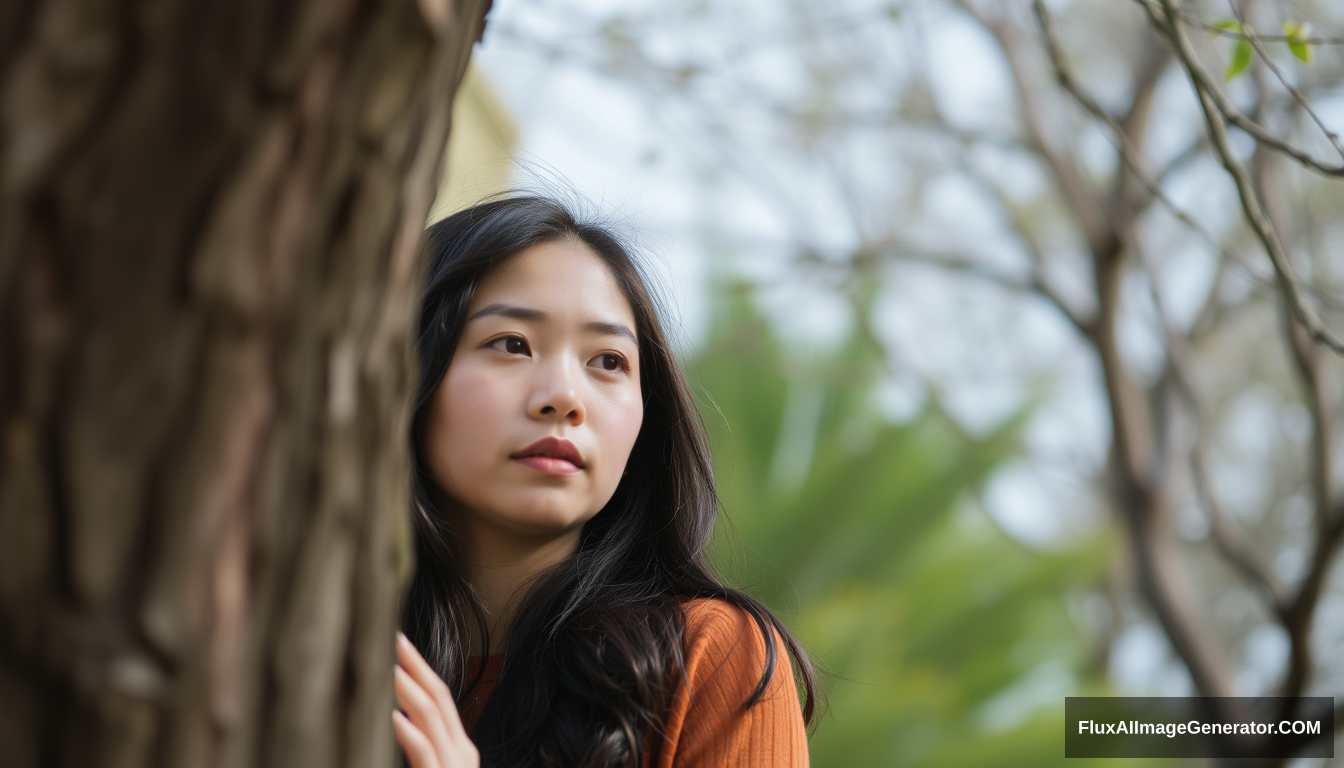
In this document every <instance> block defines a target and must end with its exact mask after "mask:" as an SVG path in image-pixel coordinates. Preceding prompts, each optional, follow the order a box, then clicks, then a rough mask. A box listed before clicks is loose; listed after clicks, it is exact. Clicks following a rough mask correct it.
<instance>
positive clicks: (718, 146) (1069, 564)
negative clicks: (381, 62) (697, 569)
mask: <svg viewBox="0 0 1344 768" xmlns="http://www.w3.org/2000/svg"><path fill="white" fill-rule="evenodd" d="M1162 13H1163V9H1162V8H1161V7H1159V6H1158V5H1157V4H1156V3H1154V4H1150V5H1146V4H1145V3H1144V2H1136V1H1134V0H1087V1H1084V0H1071V1H1069V0H1058V1H1053V2H1047V3H1043V4H1040V5H1039V6H1038V7H1034V6H1033V3H1032V2H1030V1H1029V0H1004V1H1002V2H999V1H995V2H974V1H973V0H886V1H883V2H873V1H870V0H833V1H832V2H827V3H815V2H811V3H809V2H803V0H772V1H770V2H766V1H765V0H658V1H657V2H653V1H652V0H627V1H626V2H609V1H607V0H497V2H496V7H495V8H494V10H493V11H492V15H491V17H490V20H489V26H488V29H487V31H486V34H485V39H484V43H483V44H482V45H481V46H480V47H479V48H478V49H477V55H476V56H475V58H474V62H473V69H472V71H471V72H470V74H469V75H468V78H467V80H466V82H465V84H464V86H463V88H462V90H461V91H460V92H459V96H458V100H457V104H456V109H455V123H454V128H453V134H452V142H451V144H450V150H449V159H448V167H447V171H446V175H445V178H444V180H443V186H442V190H441V192H440V195H439V200H438V202H437V203H436V206H435V209H436V212H435V214H434V215H435V217H437V216H441V215H445V214H446V213H448V212H450V211H452V210H455V209H457V208H460V207H463V206H465V205H468V204H470V203H471V202H473V201H475V200H477V199H479V198H481V197H483V196H485V195H488V194H491V193H494V192H497V191H499V190H501V189H504V188H507V187H510V186H522V187H531V188H540V189H544V190H548V191H551V192H553V193H559V194H561V195H562V196H567V195H571V194H573V195H574V196H576V197H578V198H580V199H582V200H584V201H586V203H585V204H586V205H587V206H589V207H590V208H591V209H592V210H593V211H595V212H597V213H599V214H600V215H602V216H604V217H606V218H608V219H609V220H611V221H613V222H614V223H615V224H616V226H617V228H618V229H622V230H624V231H628V232H630V233H632V236H633V237H634V238H635V240H636V242H637V245H638V247H639V248H640V250H641V251H642V252H643V253H644V254H645V256H646V257H647V259H648V266H649V269H650V271H651V272H652V273H653V275H654V276H655V281H656V282H657V283H658V284H659V285H660V286H661V287H662V288H663V294H664V297H663V298H664V302H665V309H666V313H667V317H668V319H669V321H670V324H671V326H672V327H671V332H672V335H673V337H674V338H676V339H677V341H678V343H679V345H680V349H681V352H682V354H683V357H684V360H685V362H686V365H687V367H688V370H689V371H690V374H691V376H692V378H693V380H694V381H695V382H696V385H697V387H698V388H699V390H700V396H701V402H702V412H703V414H704V416H705V419H706V421H707V423H708V425H709V428H710V431H711V434H712V437H713V440H714V448H715V460H716V464H717V467H718V473H719V474H718V477H719V484H720V493H721V496H722V499H723V512H724V516H723V520H722V525H721V526H720V536H719V541H718V543H717V546H716V556H717V557H718V560H719V562H720V563H721V564H722V567H723V568H724V570H725V573H727V574H729V575H730V577H731V578H732V580H733V581H734V582H735V583H736V584H738V585H742V586H744V587H746V588H747V589H749V590H751V591H752V592H753V593H754V594H757V595H758V596H760V597H761V598H762V599H764V600H765V601H766V602H767V603H768V604H769V605H771V606H772V607H773V608H774V609H775V610H777V611H778V612H779V614H780V615H781V617H782V618H783V619H784V620H785V621H786V622H787V623H788V624H789V625H790V626H791V627H792V628H793V629H794V630H795V631H796V632H797V633H798V634H799V636H800V637H801V638H802V639H803V640H804V642H805V643H806V644H807V646H808V647H809V648H810V650H811V652H812V653H813V654H814V657H815V658H816V660H817V661H818V662H819V664H820V665H821V667H822V668H823V669H824V670H825V683H826V689H827V694H828V696H829V708H828V709H827V712H826V714H825V716H824V717H823V718H822V720H821V722H820V724H819V725H818V726H817V729H816V733H815V735H814V737H813V739H812V759H813V764H814V765H816V766H820V767H825V766H914V765H1050V764H1062V763H1063V761H1064V758H1063V734H1062V732H1061V729H1060V724H1061V720H1062V718H1063V704H1064V698H1065V697H1066V696H1070V695H1166V696H1179V695H1198V694H1205V695H1244V696H1251V695H1271V694H1275V693H1296V694H1304V695H1329V696H1337V695H1339V694H1340V693H1341V687H1342V684H1344V569H1342V568H1341V567H1339V565H1338V561H1339V560H1340V559H1344V558H1341V557H1340V547H1339V546H1338V542H1339V538H1340V531H1339V529H1340V528H1344V506H1342V502H1341V496H1340V492H1339V489H1338V478H1339V477H1340V476H1341V475H1342V474H1344V458H1340V457H1344V451H1341V448H1344V445H1341V444H1340V435H1341V431H1340V426H1341V425H1340V424H1339V423H1338V422H1339V418H1338V413H1339V411H1340V408H1339V406H1340V398H1341V395H1344V392H1341V388H1340V381H1341V379H1340V374H1341V372H1342V370H1341V365H1340V358H1339V355H1338V354H1336V353H1335V352H1332V351H1331V350H1330V349H1329V348H1328V344H1322V343H1320V342H1319V341H1314V340H1313V339H1312V338H1310V336H1311V334H1310V327H1309V326H1308V325H1307V324H1306V323H1305V322H1304V321H1302V320H1301V319H1299V318H1298V316H1297V315H1295V314H1294V311H1293V305H1292V304H1290V303H1288V302H1287V301H1286V300H1285V299H1284V295H1285V294H1284V292H1283V288H1284V283H1283V282H1282V281H1280V282H1278V283H1276V272H1275V270H1274V269H1273V267H1272V264H1271V260H1270V258H1269V257H1268V256H1267V255H1266V254H1267V250H1266V241H1265V240H1264V239H1263V233H1261V232H1257V231H1256V230H1255V229H1254V228H1253V227H1251V226H1248V223H1247V217H1246V216H1245V214H1244V210H1243V206H1244V204H1245V203H1244V201H1245V200H1247V199H1250V200H1251V201H1253V202H1254V201H1257V200H1258V201H1259V203H1260V204H1261V205H1262V207H1263V208H1264V212H1265V215H1266V216H1267V218H1268V220H1269V221H1270V222H1271V224H1272V227H1273V232H1272V234H1273V235H1274V236H1275V237H1277V238H1278V241H1277V242H1279V243H1280V244H1281V248H1282V250H1283V252H1284V259H1285V260H1284V262H1283V263H1285V264H1289V265H1290V266H1291V267H1292V270H1293V274H1295V275H1296V277H1297V279H1298V280H1299V281H1300V287H1301V289H1302V293H1303V295H1304V297H1305V298H1304V299H1303V302H1305V306H1307V307H1308V308H1309V309H1310V310H1311V311H1312V312H1314V313H1316V314H1318V315H1319V317H1320V319H1321V322H1322V323H1323V326H1324V327H1325V328H1327V329H1329V328H1336V329H1340V330H1341V331H1344V316H1341V313H1340V311H1339V309H1340V306H1341V305H1340V300H1341V298H1344V286H1341V285H1339V282H1340V279H1341V270H1342V269H1344V231H1342V230H1341V227H1344V217H1341V213H1344V196H1342V195H1341V190H1344V186H1342V184H1344V182H1341V181H1339V180H1338V176H1339V175H1340V174H1339V173H1338V172H1337V169H1336V171H1335V172H1331V170H1332V169H1331V168H1329V167H1327V166H1329V162H1330V161H1331V160H1332V159H1333V161H1334V162H1335V163H1336V164H1338V163H1339V162H1340V160H1341V158H1344V149H1341V148H1340V147H1339V143H1338V141H1337V140H1336V139H1334V138H1333V137H1332V136H1331V135H1330V133H1331V132H1333V131H1336V130H1339V129H1340V128H1344V91H1341V88H1340V87H1341V84H1342V83H1344V79H1341V78H1342V77H1344V59H1342V58H1341V55H1340V46H1339V45H1338V43H1339V42H1340V41H1339V40H1338V39H1337V37H1336V36H1340V35H1344V6H1341V5H1340V4H1338V3H1332V2H1328V0H1258V1H1256V2H1249V1H1248V2H1235V3H1232V4H1230V5H1229V4H1224V3H1200V2H1193V3H1190V4H1186V5H1183V6H1180V11H1179V18H1178V21H1179V24H1177V23H1174V22H1169V25H1168V26H1167V27H1166V29H1165V31H1164V30H1163V29H1162V28H1160V25H1155V24H1154V23H1153V22H1152V20H1151V19H1150V17H1149V16H1150V14H1154V15H1155V18H1158V19H1159V20H1160V19H1161V15H1162ZM1177 27H1180V35H1183V36H1184V37H1183V38H1182V39H1185V42H1186V44H1188V46H1189V51H1190V52H1192V53H1193V54H1194V58H1193V62H1194V63H1193V64H1192V63H1191V61H1190V60H1188V59H1186V58H1183V57H1182V56H1181V55H1179V53H1174V50H1176V48H1175V47H1174V46H1173V44H1172V42H1173V40H1176V39H1177V38H1176V37H1173V34H1174V33H1173V32H1172V30H1173V29H1176V28H1177ZM1256 29H1258V30H1262V31H1263V34H1262V35H1260V36H1254V32H1253V30H1256ZM1052 41H1053V43H1054V45H1053V47H1052V44H1051V43H1052ZM1201 67H1202V68H1203V70H1202V71H1204V73H1205V74H1206V75H1208V74H1209V73H1211V75H1212V76H1211V79H1210V80H1209V82H1211V83H1213V84H1214V86H1213V87H1211V88H1209V89H1207V90H1208V91H1209V92H1212V93H1213V97H1217V98H1221V99H1223V100H1224V101H1223V102H1222V103H1221V104H1220V105H1219V110H1218V115H1219V116H1218V117H1217V120H1216V121H1224V122H1226V121H1230V122H1232V123H1233V124H1234V125H1235V124H1237V118H1238V117H1240V118H1241V119H1242V120H1244V121H1245V122H1244V123H1243V128H1245V127H1246V126H1247V125H1250V127H1251V130H1253V129H1254V128H1255V127H1256V126H1261V127H1263V130H1264V132H1265V133H1266V134H1269V136H1261V137H1260V139H1261V140H1259V141H1257V140H1256V138H1253V134H1252V133H1251V131H1248V130H1237V129H1235V128H1234V129H1232V130H1231V131H1230V133H1229V134H1228V135H1227V136H1225V137H1224V139H1225V140H1224V141H1222V142H1221V143H1220V140H1219V138H1218V136H1217V135H1216V131H1214V132H1211V131H1210V124H1211V121H1215V119H1214V118H1209V117H1207V116H1206V113H1205V111H1204V110H1203V109H1202V107H1201V102H1200V100H1199V99H1198V98H1197V95H1196V94H1197V92H1196V90H1195V88H1194V87H1193V86H1192V73H1193V75H1194V76H1196V77H1198V75H1199V73H1200V71H1201V69H1200V68H1201ZM1213 97H1210V98H1213ZM1299 97H1300V98H1299ZM1307 106H1310V109H1307ZM1108 120H1110V121H1113V122H1108ZM1276 138H1277V139H1279V140H1280V143H1281V146H1277V147H1276V146H1275V145H1274V144H1273V142H1272V141H1270V140H1269V139H1276ZM1291 151H1296V152H1299V153H1302V154H1305V155H1307V156H1309V157H1310V158H1313V159H1314V160H1313V161H1312V162H1314V163H1315V164H1316V165H1317V166H1320V167H1319V168H1311V167H1306V166H1310V165H1311V164H1312V163H1300V162H1294V161H1293V160H1291V159H1290V158H1289V157H1287V156H1286V154H1287V153H1289V152H1291ZM1228 157H1230V158H1231V162H1230V163H1229V161H1228V160H1227V158H1228ZM1230 166H1235V167H1236V168H1240V169H1241V170H1242V171H1244V174H1245V179H1246V185H1247V186H1245V187H1244V188H1242V189H1239V188H1238V186H1237V184H1236V183H1234V176H1233V174H1231V173H1229V171H1228V167H1230ZM1248 195H1249V197H1247V196H1248ZM1318 335H1319V334H1318ZM1337 749H1339V747H1338V746H1337ZM1070 762H1071V763H1074V764H1078V763H1082V762H1086V761H1078V760H1074V761H1070ZM1134 762H1135V763H1138V762H1139V761H1134ZM1121 763H1123V761H1121ZM1108 764H1115V763H1114V762H1113V761H1110V762H1109V763H1108ZM1143 764H1145V765H1150V764H1153V761H1146V762H1143ZM1290 764H1293V765H1302V766H1306V765H1322V764H1335V765H1340V764H1344V762H1341V761H1340V760H1338V759H1337V760H1335V761H1333V762H1331V761H1324V760H1298V761H1296V762H1293V763H1290Z"/></svg>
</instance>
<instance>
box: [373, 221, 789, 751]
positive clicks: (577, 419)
mask: <svg viewBox="0 0 1344 768" xmlns="http://www.w3.org/2000/svg"><path fill="white" fill-rule="evenodd" d="M428 243H429V252H430V264H429V275H428V285H427V288H426V290H425V293H424V297H423V305H422V308H421V314H420V323H419V339H418V351H419V358H420V365H421V369H420V379H419V386H418V390H417V392H416V397H415V401H414V411H413V414H412V428H411V455H412V461H413V465H414V478H413V496H414V506H415V540H416V557H417V570H416V574H415V577H414V580H413V581H412V584H411V588H410V591H409V594H408V595H407V597H406V604H405V609H404V618H403V624H404V627H405V632H406V635H407V636H408V637H409V639H407V638H401V639H399V642H398V667H397V670H396V691H397V699H398V702H399V705H400V706H401V708H402V710H404V713H403V712H396V713H394V715H393V720H394V724H395V729H396V734H397V738H398V741H399V742H400V744H401V745H402V748H403V751H404V752H405V753H406V755H407V758H408V760H409V761H410V763H411V765H412V766H414V768H459V767H460V766H474V765H476V764H477V761H478V760H479V762H480V763H481V764H484V765H487V766H594V767H596V766H602V767H604V768H605V767H606V766H628V765H648V766H668V767H669V768H670V766H684V767H687V768H689V767H691V766H711V765H713V766H719V765H761V766H781V767H783V766H798V765H806V763H807V744H806V731H805V724H806V723H807V722H809V721H810V720H811V717H812V711H813V697H814V688H815V683H814V680H813V673H812V670H811V666H810V665H809V663H808V660H807V657H806V655H805V654H804V653H803V652H802V650H801V649H800V648H799V646H798V643H797V642H796V641H795V640H794V639H793V638H792V637H791V636H790V634H789V633H788V631H787V630H786V629H785V628H784V627H783V626H782V625H781V624H780V623H779V621H778V620H777V619H775V617H774V616H772V615H771V614H770V612H769V611H768V610H767V609H766V608H765V607H764V606H762V605H761V604H760V603H758V602H756V601H755V600H753V599H751V598H750V597H748V596H746V595H744V594H743V593H741V592H738V591H735V590H732V589H728V588H726V587H725V586H723V584H722V583H721V582H720V581H719V580H718V578H717V577H716V576H715V575H714V572H713V570H712V569H711V567H710V566H709V564H708V562H707V560H706V557H705V547H706V545H707V543H708V541H709V538H710V534H711V531H712V529H713V524H714V516H715V513H716V508H717V503H716V497H715V493H714V480H713V474H712V470H711V466H710V457H709V450H708V445H707V441H706V438H705V434H704V428H703V425H702V423H701V421H700V419H699V416H698V414H697V411H696V409H695V404H694V401H693V399H692V397H691V394H690V391H689V389H688V387H687V384H686V381H685V378H684V376H683V374H682V371H681V369H680V367H679V366H678V364H677V361H676V359H675V357H674V356H673V353H672V349H671V347H670V346H669V344H668V342H667V339H666V337H665V335H664V334H663V330H662V326H661V325H660V323H659V320H658V316H657V313H656V311H655V308H654V304H653V301H652V300H651V298H650V296H649V293H648V291H647V290H646V289H645V286H644V282H643V280H642V278H641V276H640V274H639V271H638V269H637V267H636V266H635V264H634V262H633V261H632V259H631V257H630V255H629V253H628V252H627V250H626V249H625V248H624V247H623V246H622V244H621V243H620V242H619V241H618V240H617V238H615V237H614V236H613V235H612V234H611V233H609V232H608V231H606V230H605V229H603V228H601V227H599V226H596V225H593V224H589V223H584V222H580V221H578V220H576V218H575V217H574V216H573V215H572V214H571V213H570V212H569V211H567V210H566V209H565V208H564V207H563V206H562V205H560V204H559V203H557V202H555V201H553V200H549V199H546V198H541V197H535V196H525V197H511V198H506V199H498V200H494V201H491V202H487V203H484V204H482V205H479V206H476V207H474V208H471V209H468V210H466V211H463V212H461V213H458V214H456V215H454V216H451V217H449V218H448V219H445V220H444V221H442V222H439V223H438V224H435V225H433V226H432V227H430V229H429V232H428ZM416 648H419V650H420V651H421V652H423V655H424V656H423V658H422V657H421V656H420V654H419V653H417V652H416ZM781 649H785V650H786V651H787V653H786V654H781V652H780V651H781ZM790 657H792V659H793V661H794V662H796V664H797V667H798V670H799V673H800V676H801V679H802V684H803V687H804V689H805V691H806V696H805V704H804V705H802V706H801V707H800V705H799V699H798V692H797V690H796V688H795V685H794V679H793V674H792V665H791V664H790V661H789V659H790ZM459 711H460V714H459ZM478 751H479V755H478Z"/></svg>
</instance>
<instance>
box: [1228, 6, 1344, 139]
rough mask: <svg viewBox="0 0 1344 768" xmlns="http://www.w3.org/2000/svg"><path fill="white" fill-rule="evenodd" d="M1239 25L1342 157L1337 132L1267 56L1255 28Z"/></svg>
mask: <svg viewBox="0 0 1344 768" xmlns="http://www.w3.org/2000/svg"><path fill="white" fill-rule="evenodd" d="M1229 2H1231V0H1229ZM1232 8H1233V10H1234V11H1235V12H1236V13H1237V16H1238V17H1239V18H1240V17H1241V11H1240V10H1239V9H1238V8H1237V6H1236V3H1232ZM1241 27H1242V29H1243V30H1245V32H1246V39H1247V40H1249V41H1250V43H1251V47H1253V48H1254V49H1255V52H1256V53H1258V54H1260V60H1261V61H1263V62H1264V63H1265V66H1266V67H1269V71H1270V72H1273V73H1274V77H1276V78H1278V81H1279V83H1280V84H1282V85H1283V87H1284V88H1287V89H1288V92H1289V93H1291V94H1292V95H1293V98H1294V99H1296V100H1297V103H1298V104H1300V105H1301V106H1302V109H1303V110H1305V111H1306V113H1307V115H1308V116H1309V117H1310V118H1311V120H1312V122H1314V123H1316V127H1317V128H1320V129H1321V133H1323V134H1325V136H1326V138H1328V139H1329V140H1330V143H1331V144H1332V145H1333V146H1334V148H1335V151H1336V152H1338V153H1339V154H1340V156H1341V157H1344V144H1340V142H1339V134H1337V133H1335V132H1334V131H1332V130H1330V129H1329V128H1328V127H1326V125H1325V121H1323V120H1321V116H1320V115H1318V114H1316V110H1315V109H1314V108H1313V107H1312V106H1311V102H1310V101H1308V100H1307V97H1306V95H1305V94H1303V93H1302V91H1300V90H1298V88H1297V86H1295V85H1293V84H1292V83H1290V82H1288V78H1287V77H1285V76H1284V74H1283V70H1281V69H1279V65H1278V64H1275V63H1274V60H1273V59H1271V58H1270V57H1269V53H1268V52H1267V51H1265V47H1264V45H1262V44H1261V42H1260V36H1259V35H1257V34H1256V33H1255V30H1254V29H1252V28H1251V25H1250V24H1247V23H1245V22H1244V21H1243V22H1242V25H1241Z"/></svg>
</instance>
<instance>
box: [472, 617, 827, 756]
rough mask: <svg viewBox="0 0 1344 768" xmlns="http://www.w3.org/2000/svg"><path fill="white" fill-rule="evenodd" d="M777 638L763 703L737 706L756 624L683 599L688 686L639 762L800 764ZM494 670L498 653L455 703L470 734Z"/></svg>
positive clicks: (754, 665)
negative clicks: (663, 733)
mask: <svg viewBox="0 0 1344 768" xmlns="http://www.w3.org/2000/svg"><path fill="white" fill-rule="evenodd" d="M775 643H776V648H777V649H778V653H779V655H778V657H777V661H776V665H775V674H774V676H773V677H772V678H771V680H770V684H769V686H767V688H766V690H765V694H764V695H763V696H762V697H761V700H760V701H759V702H758V703H757V704H756V705H755V706H753V707H752V708H751V709H748V710H746V711H743V710H742V704H743V702H745V701H746V700H747V698H748V697H749V696H751V692H752V691H753V690H755V688H756V683H757V682H758V681H759V680H760V678H761V673H762V672H763V671H764V670H765V643H764V641H763V640H762V639H761V633H760V631H759V630H758V629H757V628H756V623H755V622H754V621H752V619H751V617H750V616H748V615H747V614H746V613H744V612H743V611H741V610H740V609H738V608H736V607H735V606H733V605H731V604H729V603H727V602H724V601H722V600H710V599H701V600H691V601H689V602H688V603H686V646H685V652H686V676H687V680H686V682H687V685H678V686H677V692H676V694H675V696H674V697H673V700H672V708H671V710H670V711H669V712H668V717H667V723H666V737H665V738H663V739H660V738H658V737H657V736H656V735H654V734H650V735H649V739H648V743H646V744H645V747H644V759H643V761H642V763H641V765H644V766H652V767H653V768H711V767H713V768H719V767H720V766H734V767H736V766H770V767H771V768H806V766H807V730H806V729H805V728H804V726H803V716H802V709H801V707H800V705H799V702H798V690H797V689H796V688H795V687H794V682H793V672H792V668H791V667H790V665H789V661H788V653H787V651H786V650H785V646H784V641H783V640H782V639H781V638H780V637H779V635H778V633H776V635H775ZM499 667H500V657H499V656H491V657H489V658H488V659H487V660H486V668H485V671H484V674H483V676H482V678H481V681H480V683H479V684H478V685H477V686H476V688H475V689H474V690H472V692H471V693H470V694H469V695H468V696H467V697H466V699H464V700H463V701H462V702H460V703H459V709H460V710H461V714H462V723H463V725H465V726H466V728H467V731H468V732H470V731H471V730H472V729H473V728H475V726H476V720H477V718H478V717H479V716H480V713H481V709H482V708H483V707H484V706H485V702H486V699H488V698H489V696H490V692H491V691H492V690H494V687H495V681H496V680H497V679H498V677H499ZM655 741H657V742H661V743H654V742H655Z"/></svg>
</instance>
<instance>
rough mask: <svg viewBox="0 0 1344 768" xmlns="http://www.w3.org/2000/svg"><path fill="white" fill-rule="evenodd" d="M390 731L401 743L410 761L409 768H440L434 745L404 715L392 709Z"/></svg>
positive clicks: (402, 749)
mask: <svg viewBox="0 0 1344 768" xmlns="http://www.w3.org/2000/svg"><path fill="white" fill-rule="evenodd" d="M392 731H393V732H394V733H396V735H397V743H398V744H400V745H401V751H402V752H404V753H405V754H406V759H407V760H409V761H411V768H442V766H440V765H439V759H438V756H437V755H436V754H435V752H434V745H433V744H431V743H430V741H429V739H428V738H426V737H425V734H423V733H421V732H420V729H418V728H416V727H415V725H414V724H413V723H411V721H410V720H407V719H406V716H405V715H403V714H401V713H400V712H397V711H396V710H393V711H392Z"/></svg>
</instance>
